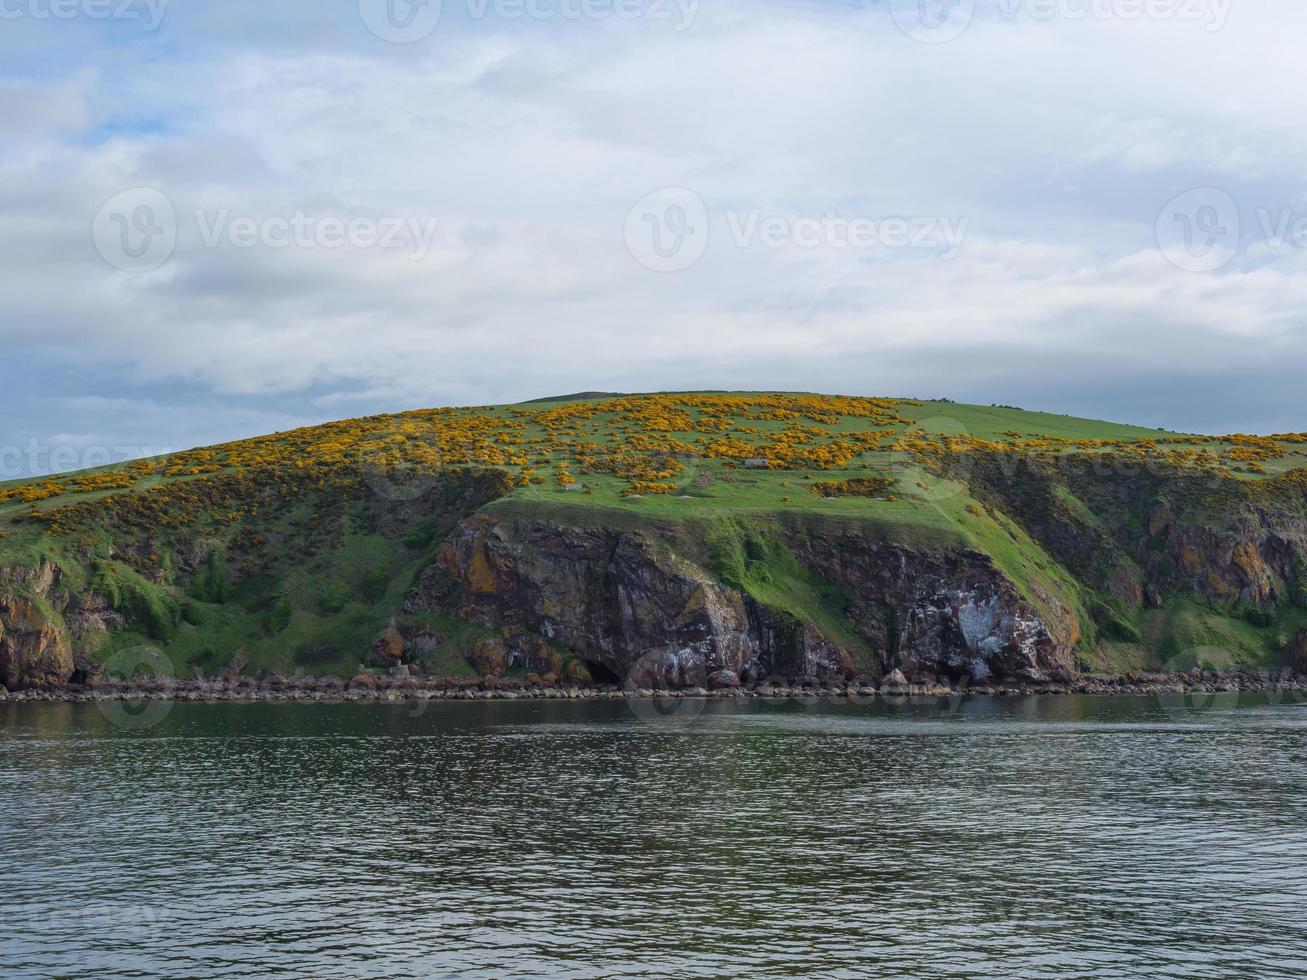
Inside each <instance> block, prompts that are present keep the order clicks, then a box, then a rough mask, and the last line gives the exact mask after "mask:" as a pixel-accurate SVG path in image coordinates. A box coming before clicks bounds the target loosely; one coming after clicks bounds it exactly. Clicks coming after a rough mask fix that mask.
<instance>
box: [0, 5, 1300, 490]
mask: <svg viewBox="0 0 1307 980" xmlns="http://www.w3.org/2000/svg"><path fill="white" fill-rule="evenodd" d="M1304 36H1307V9H1305V8H1304V5H1303V4H1302V3H1301V0H952V3H951V4H950V3H948V2H946V0H944V2H941V0H920V2H919V0H902V2H900V0H893V2H890V0H878V2H864V3H858V2H850V3H840V2H825V0H739V2H737V0H443V4H441V3H439V2H437V0H427V2H426V3H419V4H416V5H412V4H410V3H409V2H408V0H279V2H276V3H268V2H266V0H262V2H258V3H255V2H252V0H224V2H223V3H221V4H217V3H215V4H200V3H193V2H189V3H182V2H177V3H174V4H171V5H168V4H164V3H162V0H0V109H2V110H3V120H4V122H3V127H2V128H0V173H2V175H3V179H2V180H0V200H2V202H3V204H2V205H0V206H2V208H3V217H4V220H3V222H0V343H2V344H3V357H2V358H0V447H3V450H0V478H4V477H9V476H15V475H18V473H19V472H20V471H26V470H40V469H44V468H46V467H48V466H50V465H54V466H56V467H57V468H66V467H68V466H70V465H80V464H95V463H98V462H103V461H104V460H103V459H102V458H101V457H102V456H103V455H104V454H106V453H108V454H111V455H113V456H114V457H115V458H118V457H120V456H122V455H127V454H137V453H148V452H155V451H160V450H165V449H178V448H183V447H186V446H191V445H196V444H203V443H208V442H213V441H218V440H221V439H227V438H233V437H238V436H244V435H253V434H258V433H262V432H266V431H272V430H278V429H285V428H288V427H291V426H294V425H298V424H305V423H310V422H315V421H321V420H326V419H331V418H341V417H347V416H353V415H361V414H370V413H375V412H378V411H390V410H397V409H403V408H414V407H425V406H432V405H445V404H484V403H491V402H500V401H515V400H521V399H526V398H532V397H538V396H542V395H548V394H554V393H563V392H568V391H575V390H581V389H604V390H633V391H635V390H656V389H665V388H697V387H704V388H766V389H806V390H820V391H827V392H842V393H850V394H887V395H906V396H918V397H951V398H954V399H957V400H966V401H978V402H983V403H990V402H999V403H1005V404H1016V405H1021V406H1023V407H1027V408H1042V409H1046V410H1051V411H1059V412H1069V413H1074V414H1080V415H1089V416H1094V417H1101V418H1110V419H1117V420H1124V421H1138V422H1142V423H1148V424H1153V425H1159V426H1165V427H1168V428H1176V429H1187V430H1198V431H1233V430H1240V431H1286V430H1294V431H1297V430H1302V429H1307V409H1304V406H1303V403H1302V397H1301V393H1302V390H1303V387H1304V386H1303V372H1304V367H1307V261H1305V259H1304V255H1305V252H1304V245H1307V197H1305V196H1304V190H1305V189H1307V127H1304V126H1303V120H1304V119H1305V118H1307V86H1304V85H1303V84H1302V78H1303V76H1302V62H1301V51H1300V48H1301V40H1302V38H1303V37H1304Z"/></svg>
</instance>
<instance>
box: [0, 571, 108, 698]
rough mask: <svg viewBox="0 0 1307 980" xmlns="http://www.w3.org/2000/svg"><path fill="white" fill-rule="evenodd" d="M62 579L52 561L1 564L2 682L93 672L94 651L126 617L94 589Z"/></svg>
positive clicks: (56, 680) (42, 681) (51, 681)
mask: <svg viewBox="0 0 1307 980" xmlns="http://www.w3.org/2000/svg"><path fill="white" fill-rule="evenodd" d="M62 578H63V576H62V573H61V572H60V570H59V569H58V568H57V567H56V566H55V565H53V564H51V563H50V562H48V561H42V562H40V563H38V564H37V565H35V566H26V565H11V566H6V567H3V568H0V684H3V685H4V686H5V687H7V688H9V689H10V690H21V689H24V688H29V687H51V686H55V685H58V684H66V683H68V682H69V681H70V680H72V679H73V678H74V677H75V676H76V675H78V674H79V673H80V674H85V675H89V674H93V673H94V672H95V670H96V669H97V665H96V663H95V661H94V659H93V656H92V655H93V654H94V652H95V651H96V649H97V648H98V647H99V646H100V644H101V643H103V642H104V640H105V638H106V637H107V636H108V634H109V631H110V630H111V629H112V628H114V627H115V626H116V625H119V624H120V623H121V622H122V617H121V616H119V615H118V614H116V613H114V612H113V611H111V610H109V609H108V608H107V607H106V605H105V603H104V600H103V599H101V598H100V597H98V596H96V595H95V594H94V593H93V592H89V591H87V592H74V591H70V590H68V589H65V588H63V587H62V585H63V583H62Z"/></svg>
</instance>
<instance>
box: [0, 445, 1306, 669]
mask: <svg viewBox="0 0 1307 980" xmlns="http://www.w3.org/2000/svg"><path fill="white" fill-rule="evenodd" d="M950 463H951V465H952V466H953V467H954V468H955V469H954V470H953V471H951V472H946V473H944V475H945V476H947V477H949V478H950V479H951V480H954V481H955V483H954V484H953V485H954V486H955V487H956V488H957V489H956V490H954V491H953V493H954V494H955V496H953V497H951V498H947V499H942V500H936V501H932V502H929V503H927V504H923V505H922V508H921V509H922V510H923V511H925V510H927V509H930V510H931V513H932V514H934V517H933V518H932V521H933V523H931V521H924V520H923V521H922V522H920V523H919V524H910V523H907V522H902V523H899V524H895V523H894V522H885V521H877V520H871V519H866V518H863V517H857V516H844V517H836V516H829V515H822V514H819V513H814V512H811V511H810V510H807V511H800V510H792V511H774V512H768V513H759V514H750V515H740V514H731V513H721V512H719V513H717V514H716V515H715V516H714V515H713V514H712V513H711V512H709V513H707V514H706V516H704V517H703V518H702V519H694V520H686V519H675V520H673V519H663V518H659V517H656V516H649V517H643V516H639V515H638V514H633V513H632V512H630V511H624V510H618V509H614V508H605V507H594V506H585V505H581V504H577V505H572V504H550V505H548V506H543V505H539V504H536V503H532V502H531V501H529V500H522V499H519V498H517V497H515V496H514V495H513V490H512V486H511V484H510V483H509V482H508V481H507V480H506V479H505V478H504V475H503V473H502V472H500V471H494V470H476V469H469V470H465V471H461V472H457V473H455V472H446V473H444V474H443V475H441V476H440V477H439V478H438V479H433V480H430V481H417V482H415V483H414V482H405V481H398V480H396V479H394V478H392V477H390V476H386V477H385V478H384V479H383V478H380V477H378V476H377V474H375V473H372V474H369V473H365V474H364V475H363V477H362V478H361V479H360V478H359V477H357V476H353V477H350V478H349V480H347V481H345V482H342V483H338V484H333V485H330V486H327V487H325V488H323V489H321V490H320V491H317V492H318V494H319V495H318V496H317V497H314V496H313V495H312V491H304V490H302V489H301V484H300V483H286V482H285V478H281V479H282V482H281V483H269V484H266V485H265V484H262V483H258V482H254V481H253V480H250V479H248V478H243V480H244V482H242V483H233V486H231V487H229V488H228V487H221V489H222V495H220V496H215V498H214V500H215V501H216V504H217V506H216V507H215V505H214V503H212V502H209V501H206V502H205V503H206V505H207V506H208V507H209V510H208V511H207V512H206V513H207V514H209V515H212V514H214V513H215V512H217V511H219V510H223V511H228V512H229V513H230V516H229V517H227V518H226V519H227V520H229V521H230V520H234V521H235V525H234V527H235V530H234V531H225V532H223V531H221V528H220V527H219V526H218V525H214V524H213V523H212V518H211V517H210V523H209V524H206V525H203V526H202V527H201V525H197V524H196V523H194V522H192V523H186V522H182V521H175V522H173V523H171V524H169V523H168V521H167V519H166V516H167V515H166V514H165V515H164V518H165V519H164V520H162V521H160V520H159V519H158V516H157V515H158V514H159V513H160V511H159V510H158V508H156V507H154V506H153V504H152V503H151V498H150V496H149V495H148V494H141V495H139V498H137V499H139V503H133V504H132V506H133V507H135V508H137V509H139V510H140V514H137V513H136V512H135V511H134V510H128V509H127V505H125V504H124V505H122V506H121V507H120V508H119V510H118V511H117V512H115V514H116V516H115V521H116V523H111V524H107V525H105V526H104V529H103V530H102V532H101V536H100V537H99V538H96V539H92V538H89V537H88V538H86V539H84V540H83V539H78V538H75V537H71V536H65V539H61V540H65V541H66V544H65V546H64V547H63V550H62V551H56V550H55V549H54V548H53V547H51V548H50V550H49V556H47V557H42V558H39V559H29V560H24V561H10V562H8V563H6V564H0V684H3V685H4V686H5V687H6V688H9V689H10V690H15V689H23V688H35V687H46V686H51V685H57V684H63V683H67V682H69V681H78V680H86V681H90V680H94V679H95V677H96V675H97V673H98V672H99V671H100V669H101V667H102V664H103V662H104V659H105V655H106V654H105V651H112V650H114V649H116V648H118V647H122V646H128V645H130V644H140V643H149V644H151V645H157V646H158V647H159V648H160V649H162V650H163V651H165V653H166V654H167V655H168V656H169V657H170V658H172V661H173V663H174V665H175V667H176V669H177V671H178V673H186V674H192V673H194V674H209V675H213V674H221V673H224V672H227V673H231V672H236V673H239V672H240V671H241V670H242V669H244V670H249V671H253V672H257V671H264V672H269V673H273V672H275V673H284V674H293V673H296V672H304V671H305V670H317V671H320V672H322V673H332V674H336V675H341V674H344V675H345V676H351V675H353V674H354V673H356V672H357V670H358V665H359V664H360V663H361V662H362V663H363V664H364V665H365V666H366V667H367V668H369V669H371V670H390V671H404V672H410V671H411V672H418V673H426V674H428V675H432V676H442V674H443V672H451V673H454V672H462V673H464V675H465V676H473V675H475V676H483V675H491V676H502V675H505V674H511V673H514V672H525V673H536V674H539V675H540V676H541V677H543V678H546V679H549V678H553V679H557V680H572V681H584V680H590V679H593V680H595V681H601V682H610V683H618V682H631V683H636V684H639V685H641V686H657V685H667V686H673V687H675V686H681V687H697V686H732V685H735V684H748V683H751V682H754V681H757V680H761V679H763V678H769V677H770V678H783V679H786V680H796V679H799V678H815V679H821V680H840V681H844V680H849V679H855V678H861V679H869V680H878V679H880V678H883V677H886V676H888V675H890V674H892V672H894V671H896V670H897V671H900V672H901V673H902V674H903V675H904V676H905V677H907V678H910V679H913V680H917V679H925V678H931V677H934V678H939V679H951V680H957V679H959V678H962V677H966V678H969V679H970V680H972V681H989V680H998V681H1001V680H1016V681H1027V680H1034V681H1038V680H1041V679H1048V678H1052V679H1062V678H1065V677H1067V676H1069V675H1071V674H1072V673H1074V672H1077V671H1081V670H1084V669H1086V668H1087V667H1095V666H1098V667H1106V668H1108V669H1111V667H1112V665H1113V664H1114V663H1116V662H1117V661H1114V660H1113V659H1112V658H1113V657H1125V658H1126V662H1128V663H1130V664H1137V665H1141V666H1157V667H1163V666H1166V665H1167V664H1168V663H1171V662H1173V661H1175V662H1177V663H1178V661H1177V657H1178V656H1181V655H1183V654H1185V652H1186V651H1188V650H1191V649H1195V648H1201V649H1203V650H1208V649H1210V648H1211V647H1213V646H1217V645H1220V644H1223V643H1230V644H1235V645H1237V650H1236V651H1235V655H1234V656H1233V658H1232V660H1231V661H1230V662H1231V663H1232V664H1234V665H1244V666H1248V665H1258V664H1265V665H1271V666H1276V665H1285V664H1288V665H1289V666H1293V667H1295V668H1297V669H1307V666H1304V665H1307V653H1304V650H1307V646H1305V644H1307V632H1302V633H1301V634H1300V630H1302V628H1303V626H1304V622H1307V618H1305V617H1304V615H1303V614H1302V612H1301V610H1302V608H1303V607H1304V606H1305V605H1307V572H1305V569H1307V561H1305V560H1304V559H1305V558H1307V493H1305V492H1304V488H1307V482H1305V481H1304V479H1303V478H1302V477H1301V476H1300V475H1297V474H1290V476H1288V477H1285V478H1282V479H1279V480H1267V481H1263V482H1259V483H1253V482H1250V481H1239V480H1233V479H1218V478H1214V477H1213V476H1211V475H1198V476H1194V475H1190V474H1185V473H1181V472H1178V471H1176V470H1174V469H1162V470H1158V471H1151V472H1150V471H1143V472H1128V471H1124V470H1123V469H1122V468H1121V467H1118V468H1116V469H1112V468H1110V467H1102V468H1101V469H1075V468H1071V469H1068V468H1066V467H1065V466H1062V465H1047V464H1040V463H1039V461H1038V460H1036V459H1034V458H1032V457H1022V458H1021V459H1019V460H1017V461H1016V462H1015V463H1013V461H1011V460H1007V459H1001V458H989V457H987V456H986V455H985V454H983V453H981V454H976V455H974V456H972V457H968V458H963V457H960V456H959V457H955V458H953V459H952V460H951V461H950ZM959 468H960V469H959ZM296 479H301V478H299V477H297V478H296ZM350 481H352V482H350ZM288 488H289V489H288ZM290 491H294V492H290ZM251 499H252V500H255V501H259V502H261V504H260V506H262V507H263V508H264V510H263V511H262V513H261V514H260V513H258V512H256V511H255V510H254V509H253V508H249V507H248V506H247V507H246V509H247V511H249V513H250V514H252V515H253V516H245V517H241V516H240V514H239V513H238V508H240V507H241V506H244V505H243V504H242V501H246V500H251ZM787 499H788V498H787ZM905 527H906V528H910V529H911V533H906V532H903V533H901V532H902V529H903V528H905ZM1198 663H1199V661H1198V660H1195V661H1194V663H1192V664H1190V663H1184V664H1182V666H1183V667H1184V669H1189V667H1191V666H1195V665H1197V664H1198ZM233 665H235V666H233ZM1209 666H1210V665H1209Z"/></svg>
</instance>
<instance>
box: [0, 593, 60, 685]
mask: <svg viewBox="0 0 1307 980" xmlns="http://www.w3.org/2000/svg"><path fill="white" fill-rule="evenodd" d="M75 669H76V665H75V664H74V662H73V655H72V651H71V650H70V648H69V644H68V637H67V635H66V634H65V633H64V631H63V629H61V628H60V627H59V626H58V625H56V624H55V623H54V622H52V621H51V618H50V617H49V616H48V615H47V614H46V612H44V611H43V610H42V609H41V607H40V605H39V604H38V603H37V601H36V600H34V599H30V598H26V597H23V596H13V595H8V596H0V684H3V685H4V686H5V687H7V688H8V689H9V690H11V691H20V690H24V689H26V688H31V687H52V686H54V685H57V684H65V683H67V682H68V680H69V679H70V678H71V677H72V676H73V671H74V670H75Z"/></svg>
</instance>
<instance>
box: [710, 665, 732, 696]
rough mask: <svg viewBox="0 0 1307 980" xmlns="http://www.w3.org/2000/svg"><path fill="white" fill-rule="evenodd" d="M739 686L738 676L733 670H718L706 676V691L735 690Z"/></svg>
mask: <svg viewBox="0 0 1307 980" xmlns="http://www.w3.org/2000/svg"><path fill="white" fill-rule="evenodd" d="M739 686H740V675H739V674H737V673H736V672H735V671H733V670H718V671H714V672H713V673H711V674H709V675H708V690H710V691H724V690H735V689H736V688H738V687H739Z"/></svg>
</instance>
